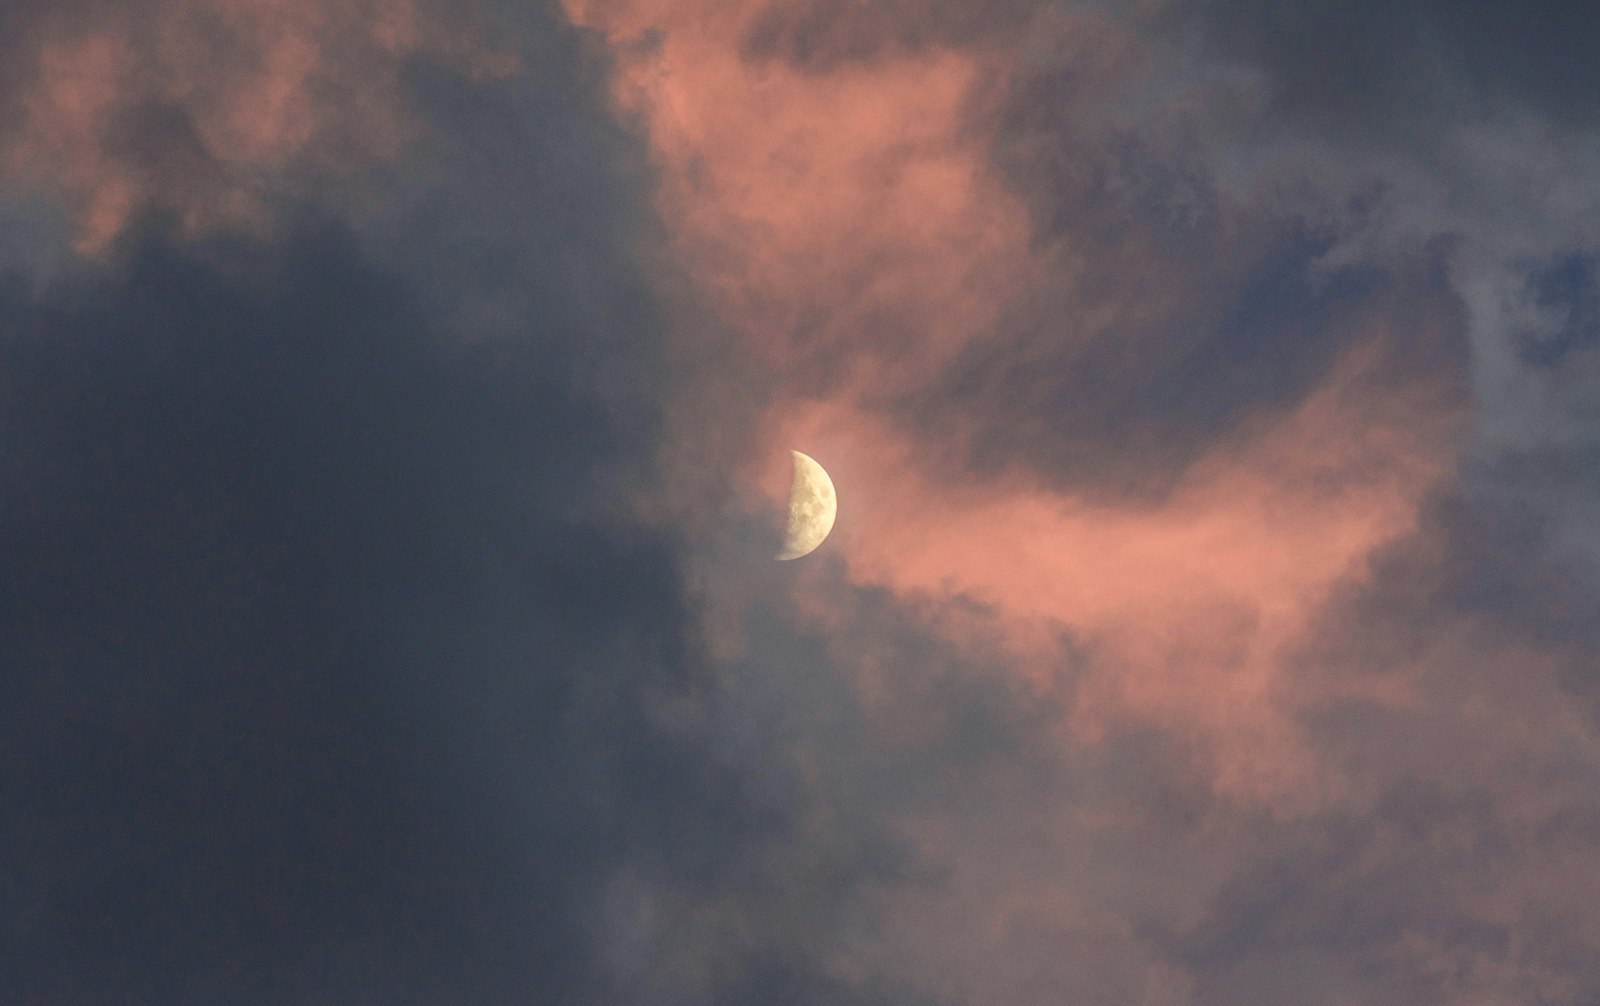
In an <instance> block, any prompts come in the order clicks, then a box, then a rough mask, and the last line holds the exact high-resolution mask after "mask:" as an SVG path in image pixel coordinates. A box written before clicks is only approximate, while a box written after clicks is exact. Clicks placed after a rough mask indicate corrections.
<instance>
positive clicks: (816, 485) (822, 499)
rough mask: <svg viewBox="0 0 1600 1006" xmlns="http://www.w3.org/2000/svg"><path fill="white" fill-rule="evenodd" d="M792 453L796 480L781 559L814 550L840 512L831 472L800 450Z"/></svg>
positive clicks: (793, 484) (793, 485) (790, 495)
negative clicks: (829, 474) (830, 476)
mask: <svg viewBox="0 0 1600 1006" xmlns="http://www.w3.org/2000/svg"><path fill="white" fill-rule="evenodd" d="M789 453H790V454H793V455H794V481H793V482H792V483H790V486H789V522H788V524H787V525H785V527H784V529H783V549H782V550H781V551H780V552H779V553H778V558H779V559H798V558H800V557H801V556H802V555H805V554H807V553H808V552H811V551H813V550H815V549H816V547H817V546H818V545H821V544H822V540H823V539H824V538H826V537H828V532H829V531H832V530H833V519H834V518H835V517H836V516H838V514H839V497H838V496H837V495H836V494H835V493H834V491H833V480H832V479H830V478H828V473H827V472H825V471H823V470H822V466H821V465H819V464H817V463H816V462H815V461H813V460H811V459H810V458H809V457H807V456H805V455H804V454H801V453H800V452H799V451H790V452H789Z"/></svg>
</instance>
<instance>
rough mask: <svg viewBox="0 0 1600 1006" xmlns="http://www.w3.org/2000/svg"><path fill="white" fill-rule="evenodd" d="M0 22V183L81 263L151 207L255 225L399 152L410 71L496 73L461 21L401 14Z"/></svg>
mask: <svg viewBox="0 0 1600 1006" xmlns="http://www.w3.org/2000/svg"><path fill="white" fill-rule="evenodd" d="M10 20H11V21H12V24H11V31H10V32H9V34H8V38H9V39H10V43H9V44H10V51H11V53H12V55H11V57H10V61H14V66H15V67H16V69H15V70H14V71H13V72H12V73H11V74H9V75H8V80H7V81H6V82H5V89H4V91H0V102H3V103H4V107H5V108H6V109H7V110H8V115H9V117H10V118H11V119H12V120H13V121H14V122H15V123H16V127H15V128H14V129H11V130H8V132H7V136H6V139H5V142H4V144H3V146H0V181H5V182H7V183H8V184H9V185H11V186H12V187H14V188H19V189H20V188H34V189H42V190H44V191H46V192H49V193H51V194H52V195H58V196H60V197H62V198H64V199H65V200H66V201H67V202H68V204H69V205H70V206H71V207H72V210H73V215H74V218H75V223H76V230H77V245H78V247H79V248H80V249H81V250H84V251H89V252H93V251H98V250H101V249H104V248H105V247H106V246H107V245H108V244H109V242H110V241H111V240H112V239H114V238H115V237H116V235H117V234H118V233H119V232H120V231H121V230H122V228H123V227H124V226H125V225H126V224H127V223H128V222H129V221H130V220H131V219H133V218H134V217H135V216H136V215H137V214H138V213H139V212H140V211H141V210H143V209H145V208H147V207H149V206H152V205H154V206H160V207H162V208H164V209H166V210H168V211H170V212H172V213H173V214H174V215H175V216H176V217H177V218H178V219H179V220H180V221H181V222H182V224H183V225H184V227H185V228H186V229H187V230H188V231H189V232H191V233H198V232H199V231H203V230H205V229H208V228H212V227H216V226H222V225H227V226H234V227H239V226H246V225H254V226H263V225H265V223H266V220H267V211H268V204H269V203H271V202H273V201H274V200H277V199H282V198H283V197H284V195H285V182H286V181H287V180H288V179H290V178H296V177H298V178H300V179H301V184H302V185H303V184H305V180H306V179H307V178H310V179H315V178H317V177H318V176H322V177H328V178H334V179H337V178H339V177H341V176H348V175H349V174H350V173H351V172H352V171H355V170H357V169H359V168H361V167H364V166H366V165H368V164H370V163H372V162H373V161H383V160H386V159H392V158H394V157H396V156H397V155H398V154H399V153H400V152H401V151H402V150H404V149H405V148H406V145H407V143H408V141H410V140H411V139H412V138H413V136H414V134H415V132H416V131H417V129H418V123H417V122H416V121H414V120H413V119H412V118H410V115H409V112H408V97H407V94H406V84H405V80H404V73H405V72H406V70H407V68H408V66H410V65H411V64H412V63H414V62H415V61H418V60H423V59H431V60H437V61H441V62H447V63H450V64H452V65H454V66H456V67H457V68H458V69H459V70H460V71H461V72H463V73H469V74H478V75H485V74H487V75H496V74H499V75H503V74H505V73H507V72H509V71H510V70H511V69H512V68H513V66H514V61H513V60H511V59H510V58H509V57H508V56H507V55H506V54H504V53H496V52H495V51H493V50H491V49H489V48H487V47H486V46H484V45H482V44H481V42H480V41H479V36H478V34H477V32H476V30H475V28H476V26H474V25H472V24H470V23H468V22H470V18H462V17H441V16H439V14H438V13H437V12H435V11H433V10H431V9H429V8H428V7H426V6H425V5H421V4H414V3H403V4H400V5H392V4H391V5H377V6H372V5H367V4H363V3H335V4H323V3H316V2H303V0H285V2H279V3H271V4H266V5H262V4H248V3H234V2H229V0H196V2H189V0H171V2H168V0H157V2H152V3H146V4H135V5H121V6H116V7H104V6H100V5H94V4H74V5H67V6H64V7H63V6H54V7H48V8H46V7H33V6H32V5H30V6H28V7H25V8H22V9H21V10H20V12H19V13H17V14H15V15H13V17H12V18H11V19H10ZM291 191H293V192H294V193H295V194H298V189H295V190H291Z"/></svg>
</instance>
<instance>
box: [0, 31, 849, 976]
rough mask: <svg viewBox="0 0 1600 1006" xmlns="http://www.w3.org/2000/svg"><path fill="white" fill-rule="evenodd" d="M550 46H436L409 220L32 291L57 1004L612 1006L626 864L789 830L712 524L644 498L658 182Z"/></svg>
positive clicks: (25, 376)
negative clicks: (754, 731) (645, 512)
mask: <svg viewBox="0 0 1600 1006" xmlns="http://www.w3.org/2000/svg"><path fill="white" fill-rule="evenodd" d="M543 27H544V29H545V30H546V32H547V33H548V34H545V35H540V36H536V40H535V41H534V42H532V43H530V44H531V45H532V46H533V47H534V48H536V49H537V50H538V52H539V54H540V55H541V56H542V57H543V58H544V60H545V61H544V62H543V63H542V64H540V66H539V70H538V80H539V81H540V82H541V84H542V85H543V86H542V87H537V88H533V89H531V94H530V93H529V91H528V90H524V86H525V85H526V84H527V83H528V82H527V81H526V80H524V81H522V82H520V83H519V84H518V85H515V86H513V85H481V84H473V83H471V82H469V81H467V80H465V79H464V78H461V77H459V76H452V75H451V74H450V73H448V72H445V73H438V72H434V71H433V70H430V69H429V68H427V67H419V68H418V75H417V77H416V78H415V81H414V84H415V88H416V91H415V96H416V100H417V103H418V107H419V108H420V109H421V110H422V111H423V112H424V113H427V114H429V115H436V116H438V122H439V127H440V132H439V133H437V134H435V142H434V145H433V146H429V147H427V148H426V149H425V150H424V152H423V156H422V157H420V158H419V159H418V160H417V161H415V162H413V163H412V164H411V165H408V166H406V168H405V169H404V170H397V171H395V172H393V173H389V174H387V175H385V174H384V173H381V172H380V173H375V174H374V175H373V176H372V182H373V184H376V185H386V186H389V187H390V189H391V190H392V191H391V192H390V193H389V194H390V196H391V197H392V199H393V201H392V202H391V203H389V204H388V205H387V206H386V208H385V209H384V212H383V213H379V214H374V213H370V212H369V213H363V212H361V207H360V206H359V205H358V206H357V209H356V212H355V214H354V217H355V223H354V224H352V223H351V222H349V221H346V220H343V219H341V218H340V217H339V216H337V215H336V214H334V213H332V212H331V211H330V210H329V209H328V208H327V207H326V206H322V205H321V204H319V202H318V199H317V196H316V194H315V191H314V190H312V194H310V195H307V196H304V197H303V198H302V200H301V202H302V206H301V208H299V209H293V210H291V211H290V215H289V216H288V217H286V218H285V219H284V221H283V222H281V223H280V224H279V225H277V226H275V227H274V229H273V232H274V233H280V234H281V239H274V238H267V239H263V238H253V237H244V236H237V235H229V234H225V233H224V234H218V235H216V236H215V237H213V238H210V239H206V240H203V241H198V242H197V241H194V240H190V239H185V238H181V237H179V236H177V234H176V233H175V232H176V228H175V227H174V226H173V224H172V221H171V220H170V219H169V218H167V217H164V216H162V215H161V214H159V213H155V214H151V215H149V216H147V217H146V218H145V219H144V221H143V222H142V223H141V224H139V225H138V226H137V227H136V228H135V229H134V230H133V231H132V232H130V233H129V234H127V235H126V236H125V237H124V238H123V239H121V240H120V241H119V243H118V244H117V245H116V246H115V247H114V248H113V249H112V250H111V251H110V253H109V255H108V257H107V258H106V259H105V260H104V261H102V262H99V263H97V264H83V265H79V266H76V267H73V268H71V269H67V270H64V271H62V272H60V273H58V274H57V275H55V276H54V277H53V278H51V279H50V280H49V281H48V282H47V283H45V284H44V285H43V286H36V284H35V283H34V282H32V281H30V280H27V279H25V278H24V277H23V276H21V275H20V274H18V275H14V276H13V277H11V278H10V279H8V280H7V282H6V284H5V285H4V287H3V291H0V330H3V332H4V338H3V341H0V372H3V373H4V378H3V379H0V385H3V392H0V425H3V427H4V429H5V430H6V435H5V438H4V440H5V447H4V448H3V450H0V484H3V490H0V498H3V500H4V502H3V503H0V579H3V582H4V587H3V588H0V666H3V667H4V668H5V673H4V675H3V677H4V686H3V696H4V697H3V700H0V716H3V733H4V737H5V741H4V752H5V757H4V759H3V764H4V769H3V770H0V806H3V815H0V816H3V817H4V821H5V824H4V826H3V829H0V836H3V837H0V861H3V864H4V865H3V868H0V874H3V875H4V876H5V877H6V878H7V880H6V883H5V901H6V903H7V905H8V908H7V918H6V922H5V926H6V930H5V931H6V933H7V937H6V939H5V941H4V943H5V950H4V951H3V952H0V976H3V977H0V984H3V985H4V986H5V987H6V988H7V989H9V990H10V994H12V995H14V996H16V997H18V998H19V1001H21V1000H25V1001H28V1002H31V1003H39V1004H49V1003H75V1004H80V1003H94V1002H106V1003H110V1002H141V1003H144V1002H148V1003H163V1004H167V1003H186V1002H194V1003H200V1002H213V1001H219V1000H226V1001H229V1002H239V1003H263V1004H266V1003H289V1002H295V1003H303V1002H327V1003H335V1002H337V1003H350V1002H378V1001H381V1002H386V1003H419V1004H420V1003H441V1002H453V1003H509V1002H562V1003H575V1002H611V1001H615V1000H614V996H615V995H616V994H617V988H616V986H615V985H614V983H613V973H612V970H611V969H610V968H609V966H608V965H607V964H606V962H605V961H604V960H603V959H602V958H601V957H600V956H598V951H597V947H598V946H599V945H600V943H601V942H602V941H600V940H598V939H597V937H596V929H595V927H596V926H597V925H598V924H599V919H600V915H599V903H600V900H599V899H600V898H601V895H602V894H603V892H604V890H605V887H606V884H607V883H608V881H609V879H610V877H611V875H612V874H613V873H615V872H616V871H618V870H621V869H623V868H624V867H625V866H627V864H629V863H630V862H632V861H634V860H635V859H639V860H644V861H648V862H650V863H651V864H653V865H654V868H656V869H658V870H660V871H663V872H664V873H665V874H666V875H668V876H670V877H672V878H673V879H674V882H675V883H678V884H681V885H685V886H686V887H687V888H689V889H695V888H696V887H697V886H698V885H702V884H704V885H711V884H713V883H714V882H715V880H716V878H717V877H718V875H719V871H720V870H721V868H722V864H724V863H725V862H726V861H727V860H728V859H729V857H730V856H731V854H732V851H733V850H734V849H735V848H736V847H739V846H740V844H741V843H755V844H757V845H759V842H760V836H761V835H763V834H767V833H769V832H772V831H773V830H774V829H777V830H780V831H781V829H782V827H783V812H784V811H785V808H783V807H775V808H765V809H763V808H761V807H759V806H756V805H753V804H751V803H750V801H749V800H747V799H746V798H745V796H744V795H743V793H742V790H741V786H740V783H739V777H738V774H737V773H736V772H735V771H734V770H733V769H732V768H730V767H729V766H727V765H726V764H725V763H724V762H721V761H718V760H717V759H715V758H713V757H712V756H711V755H710V754H709V753H708V752H707V750H706V749H704V748H703V746H702V744H701V741H700V739H699V736H698V731H699V730H700V729H701V727H700V726H697V724H700V723H702V722H703V720H704V717H705V716H706V715H707V708H708V707H707V706H706V704H705V703H706V701H707V698H706V697H707V695H708V688H709V682H708V680H707V679H706V677H705V675H706V658H705V655H704V652H703V647H702V646H701V644H700V642H699V633H698V630H697V628H696V625H697V619H696V614H695V601H694V600H693V598H692V596H691V594H690V592H689V590H688V588H687V587H686V585H685V582H684V572H683V566H682V560H683V549H684V547H685V545H684V543H683V541H682V540H681V538H680V537H679V536H677V535H676V534H675V533H674V532H673V531H672V530H671V529H670V528H665V527H662V526H659V525H656V524H651V523H648V522H646V521H645V520H644V519H642V518H640V517H638V516H636V515H637V513H639V512H640V508H641V506H642V505H643V504H645V503H647V502H648V494H649V493H651V492H653V491H654V488H653V487H654V486H655V485H656V481H655V475H654V473H653V471H652V468H653V464H654V456H655V452H656V450H657V448H658V446H659V440H660V436H661V426H660V421H659V410H660V406H661V396H662V394H663V392H664V389H665V387H666V382H667V381H669V380H670V378H671V375H670V371H669V369H668V367H667V364H666V363H665V361H664V357H663V355H662V353H661V346H662V343H661V336H662V333H663V331H664V327H665V326H664V322H663V318H662V316H661V315H660V314H659V313H658V311H657V307H656V305H655V302H654V301H653V300H652V298H651V297H650V296H649V295H648V292H647V289H646V285H645V283H644V281H643V279H642V277H641V274H640V273H639V270H638V267H637V266H635V265H632V264H631V259H630V256H631V255H632V254H633V253H634V252H635V251H636V250H637V246H636V244H635V242H634V238H635V236H636V232H637V230H638V227H639V226H640V225H639V223H638V222H639V221H641V220H643V219H644V214H643V212H642V210H641V205H640V197H641V191H640V187H639V185H638V182H637V177H636V174H634V173H633V169H630V168H627V167H626V165H625V163H624V161H623V160H622V159H621V158H622V155H623V154H624V153H626V152H627V142H628V141H626V140H625V139H624V137H623V134H621V133H620V132H618V131H617V130H616V129H615V128H614V127H612V126H610V125H608V124H607V120H606V119H605V117H604V112H603V110H602V109H601V107H600V106H599V102H598V99H597V95H596V92H595V90H594V85H595V83H596V81H597V78H596V75H595V72H594V68H593V66H592V65H591V66H590V67H589V68H588V69H587V70H586V69H584V67H583V65H582V64H581V61H580V60H579V59H578V57H577V56H576V55H575V50H574V48H573V45H572V43H573V40H572V38H571V37H570V36H563V35H560V34H559V33H555V32H554V29H553V28H551V26H549V25H544V26H543ZM810 967H811V965H810V963H809V961H808V959H807V958H806V957H804V956H803V955H794V956H791V957H788V958H785V959H783V960H774V961H773V962H771V963H770V964H760V963H759V962H754V963H752V964H751V965H750V967H749V969H748V974H746V975H744V976H743V977H738V978H734V979H730V980H728V981H727V982H725V983H722V984H719V985H717V986H716V987H715V988H713V989H711V990H710V992H711V995H710V996H709V998H708V999H707V1000H706V1001H716V1002H737V1001H764V1002H765V1001H789V1002H802V1001H807V1002H809V1001H816V999H817V996H819V995H821V993H820V992H819V991H817V989H816V988H815V986H816V984H817V982H818V981H819V980H820V979H817V978H815V977H814V976H811V973H810ZM807 989H811V991H810V992H807V991H806V990H807Z"/></svg>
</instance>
